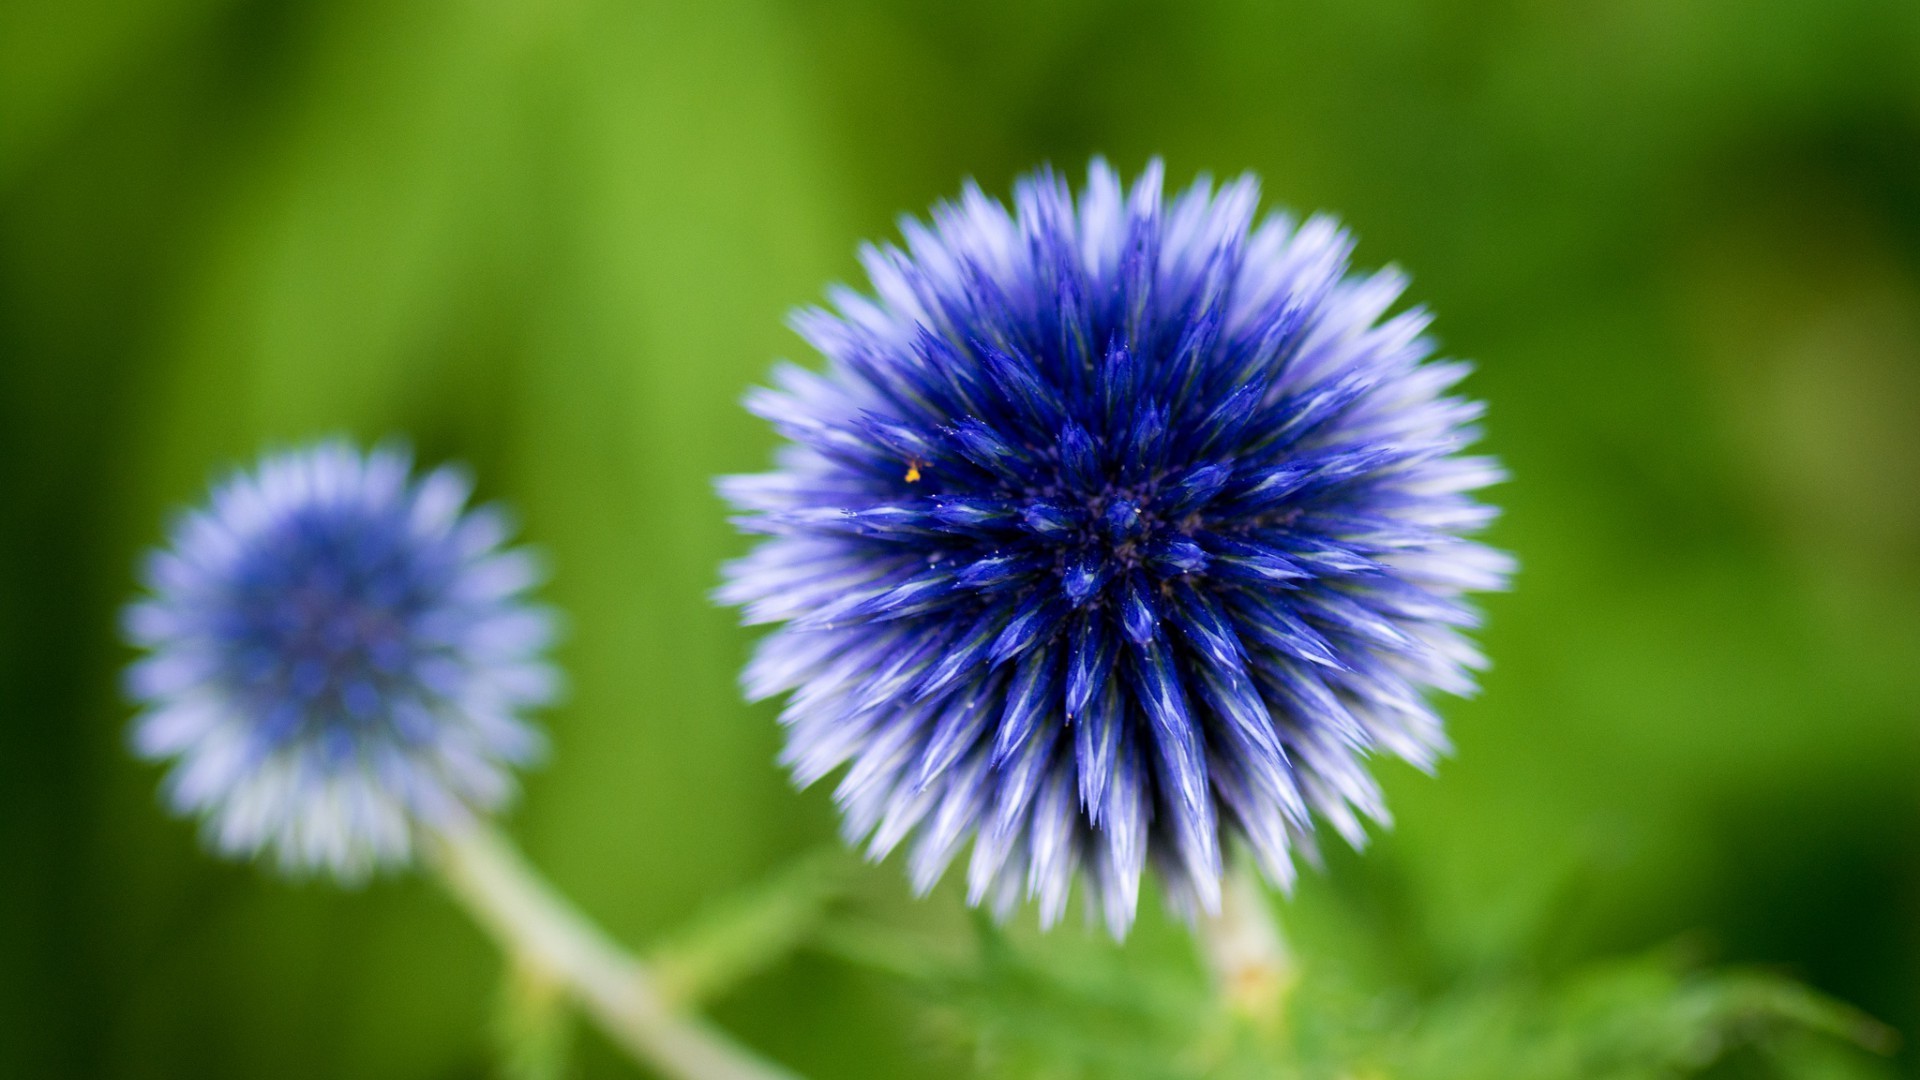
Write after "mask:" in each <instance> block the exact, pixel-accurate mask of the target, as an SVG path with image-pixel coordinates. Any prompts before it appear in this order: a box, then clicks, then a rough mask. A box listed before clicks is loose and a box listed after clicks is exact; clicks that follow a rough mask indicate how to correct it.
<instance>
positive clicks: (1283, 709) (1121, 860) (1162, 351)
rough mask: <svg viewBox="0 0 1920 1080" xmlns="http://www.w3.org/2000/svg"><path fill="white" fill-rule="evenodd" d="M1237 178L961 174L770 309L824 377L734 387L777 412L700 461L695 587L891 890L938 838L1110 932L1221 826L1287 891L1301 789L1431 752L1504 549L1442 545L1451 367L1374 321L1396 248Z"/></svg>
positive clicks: (758, 693)
mask: <svg viewBox="0 0 1920 1080" xmlns="http://www.w3.org/2000/svg"><path fill="white" fill-rule="evenodd" d="M1257 201H1258V188H1257V185H1256V182H1255V181H1254V180H1253V179H1252V178H1251V177H1243V178H1241V179H1239V180H1236V181H1234V182H1233V183H1230V184H1227V185H1225V186H1224V187H1222V188H1220V189H1219V190H1217V191H1216V190H1213V189H1212V187H1211V185H1210V183H1209V182H1208V181H1206V180H1205V179H1204V178H1203V179H1202V180H1201V181H1199V182H1197V183H1196V184H1195V185H1194V186H1193V187H1192V188H1191V189H1189V190H1188V191H1187V192H1186V193H1184V194H1181V195H1179V196H1177V197H1174V198H1172V199H1163V197H1162V193H1161V169H1160V166H1159V164H1158V163H1157V162H1156V163H1154V164H1153V165H1151V166H1150V167H1149V168H1148V170H1147V172H1146V174H1145V175H1144V176H1143V177H1142V178H1141V179H1140V180H1139V181H1138V182H1136V183H1135V184H1134V186H1133V188H1132V189H1131V190H1130V191H1128V190H1124V189H1123V187H1122V185H1121V182H1120V180H1119V178H1118V177H1117V176H1116V175H1115V174H1114V173H1113V171H1112V170H1110V169H1109V168H1108V167H1107V166H1106V165H1105V164H1104V163H1102V162H1096V163H1095V164H1094V166H1093V168H1092V170H1091V176H1090V178H1089V181H1088V185H1087V188H1086V190H1085V191H1084V192H1083V193H1082V194H1081V196H1080V198H1079V200H1078V201H1077V202H1076V201H1075V200H1074V198H1073V195H1072V193H1071V192H1070V191H1069V190H1068V189H1067V186H1066V185H1065V184H1064V183H1063V182H1062V181H1061V180H1060V179H1059V178H1057V177H1056V176H1055V175H1053V174H1052V173H1050V172H1042V173H1040V174H1038V175H1036V176H1033V177H1030V178H1028V179H1026V180H1024V181H1022V182H1021V183H1020V184H1018V185H1017V186H1016V188H1015V195H1014V209H1013V211H1012V212H1011V213H1009V212H1008V211H1007V209H1005V208H1004V207H1003V206H1002V205H1001V204H999V203H998V202H996V201H994V200H991V199H989V198H987V197H986V196H984V195H982V194H981V193H980V191H979V190H978V189H977V188H974V187H971V186H969V187H968V188H967V190H966V191H965V193H964V194H963V195H962V197H961V199H960V201H959V203H958V204H943V205H941V206H939V207H937V208H936V209H935V210H934V214H933V223H932V225H931V226H928V225H924V224H922V223H920V222H918V221H915V220H912V219H907V220H905V221H903V223H902V226H901V228H902V230H903V232H904V234H905V240H906V250H905V251H901V250H899V249H897V248H894V247H891V246H888V247H879V248H873V247H869V248H866V249H865V250H864V251H863V252H862V262H863V264H864V266H865V268H866V271H867V274H868V276H869V278H870V279H871V282H872V286H873V290H874V293H875V294H876V296H875V297H872V298H870V297H868V296H865V295H862V294H860V293H857V292H855V291H853V290H850V289H845V288H840V289H836V290H835V291H834V292H833V293H832V294H831V298H832V300H833V303H834V306H835V308H836V309H837V310H836V311H834V312H829V311H824V310H808V311H805V312H802V313H801V314H800V315H799V316H798V317H797V320H796V328H797V329H798V330H799V332H800V333H801V334H802V335H803V336H804V337H805V338H806V339H807V340H808V341H809V342H810V343H811V344H813V345H814V346H815V347H816V348H817V349H819V351H820V352H821V353H823V354H825V356H826V358H827V362H828V363H827V370H826V372H825V373H824V374H814V373H811V372H808V371H806V370H803V369H801V368H799V367H796V366H792V365H781V366H780V367H779V368H778V369H777V370H776V371H775V375H774V382H775V384H776V386H777V389H773V390H759V391H756V392H754V393H753V394H751V395H750V396H749V399H748V407H749V408H750V409H751V410H752V411H753V412H754V413H756V414H758V415H759V416H762V417H764V418H766V419H767V420H769V421H771V422H772V423H773V425H774V426H775V427H776V428H777V429H778V430H779V431H780V433H781V434H783V435H784V436H786V437H787V438H788V439H790V440H791V443H790V444H788V445H785V446H783V447H782V449H781V450H780V452H779V455H778V459H777V468H776V469H775V470H774V471H772V472H768V473H763V474H759V475H752V476H736V477H729V478H726V479H724V480H722V481H721V489H722V492H723V494H724V495H725V496H726V497H727V498H728V499H729V500H730V501H731V502H732V503H734V504H735V505H736V506H738V507H739V508H741V509H742V510H744V511H745V512H746V513H745V515H744V516H743V517H741V518H740V519H739V520H740V524H741V525H742V527H743V528H745V529H747V530H749V531H751V532H756V533H762V534H766V535H767V536H768V537H770V539H767V540H765V541H763V542H762V543H760V544H759V546H758V547H757V548H756V549H755V550H754V551H753V552H752V553H750V554H749V555H747V556H746V557H744V558H742V559H739V560H738V561H735V562H733V563H731V564H729V566H728V568H727V570H726V576H727V582H726V584H725V585H724V586H723V587H722V589H721V591H720V597H721V599H722V600H724V601H726V602H729V603H736V604H742V605H745V607H746V619H747V621H748V622H751V623H784V624H785V625H784V626H782V627H781V628H779V629H778V630H776V631H774V632H773V633H772V634H771V635H770V636H769V637H768V638H766V639H765V640H764V641H763V642H762V643H761V645H760V647H759V649H758V652H757V654H756V655H755V657H754V660H753V662H752V664H751V665H750V666H749V668H748V670H747V672H746V674H745V676H744V680H743V681H744V683H745V686H746V689H747V692H748V694H749V696H751V697H753V698H756V699H758V698H764V697H767V696H770V695H775V694H780V693H783V692H788V691H791V692H792V695H791V697H790V698H789V699H788V701H787V704H786V707H785V711H784V712H783V714H782V721H783V722H784V724H785V725H786V727H787V730H788V737H787V745H786V750H785V754H784V761H785V762H786V763H787V764H788V765H789V766H790V767H791V768H792V769H793V771H794V774H795V776H796V779H797V780H798V782H800V783H802V784H807V783H811V782H813V781H815V780H818V779H819V778H821V777H822V776H823V775H825V774H826V773H828V772H829V771H831V770H833V769H834V768H836V767H838V766H840V765H842V764H845V763H848V762H851V768H850V769H849V770H848V771H847V773H846V775H845V777H844V779H843V780H842V781H841V783H840V786H839V789H838V792H837V797H838V801H839V803H840V805H841V807H842V809H843V811H844V813H845V824H846V829H847V832H848V834H849V836H850V838H852V839H857V838H860V837H868V838H869V850H870V853H871V854H872V855H873V856H874V857H879V856H880V855H883V854H884V853H886V852H887V851H889V850H890V849H892V848H893V847H894V846H896V845H897V844H899V843H901V842H902V841H904V840H906V839H908V838H909V837H912V838H913V844H912V851H911V856H910V870H911V874H912V877H913V880H914V882H915V884H916V886H917V887H918V888H921V889H925V888H928V887H930V886H931V885H932V884H933V882H934V881H935V880H937V879H938V877H939V876H940V875H941V873H942V872H943V871H944V869H945V867H946V866H947V865H948V863H949V862H950V861H951V860H952V859H953V858H954V856H955V854H956V851H957V849H958V848H959V847H960V846H961V845H962V844H963V843H964V842H965V841H966V840H968V839H969V838H971V839H972V844H973V850H972V856H971V863H970V865H969V869H968V873H967V880H968V887H969V899H970V901H971V902H974V903H979V902H982V901H988V902H991V903H992V904H993V906H994V908H995V910H996V911H998V912H1000V913H1002V914H1004V913H1005V912H1006V911H1007V910H1008V909H1009V908H1010V907H1011V906H1012V905H1013V904H1014V903H1015V902H1016V901H1017V900H1018V899H1019V895H1020V894H1021V892H1022V891H1024V892H1025V893H1026V894H1027V895H1028V896H1030V897H1037V898H1038V900H1039V903H1040V910H1041V919H1042V922H1043V923H1045V924H1050V923H1052V922H1053V921H1054V920H1056V919H1057V918H1058V917H1059V915H1060V913H1061V912H1062V910H1063V908H1064V906H1065V904H1066V901H1067V896H1068V892H1069V890H1070V888H1071V885H1072V882H1073V880H1074V879H1075V878H1076V876H1077V877H1081V878H1083V879H1084V880H1085V882H1086V885H1087V892H1088V899H1089V911H1090V912H1101V913H1103V914H1104V917H1105V919H1106V922H1107V924H1108V926H1109V927H1110V929H1111V930H1112V931H1113V933H1115V934H1116V935H1120V934H1124V933H1125V931H1126V929H1127V927H1128V926H1129V925H1130V923H1131V922H1132V920H1133V917H1134V911H1135V906H1136V899H1137V895H1138V890H1139V884H1140V878H1141V875H1142V872H1143V870H1144V868H1145V866H1146V864H1147V863H1148V862H1151V863H1152V864H1153V865H1154V866H1155V868H1156V870H1157V874H1158V877H1159V878H1160V880H1161V883H1162V886H1163V890H1164V892H1165V894H1166V896H1167V897H1168V899H1169V901H1170V902H1171V903H1172V904H1173V905H1174V906H1175V907H1176V908H1177V909H1179V910H1182V911H1184V912H1189V913H1190V912H1193V911H1195V910H1196V909H1207V910H1213V909H1215V908H1216V907H1217V905H1218V902H1219V893H1220V877H1221V858H1222V856H1221V848H1222V842H1223V841H1222V834H1223V833H1225V834H1226V835H1227V836H1229V837H1238V838H1239V839H1240V840H1241V841H1243V842H1244V845H1245V847H1246V848H1247V849H1248V850H1249V851H1250V852H1251V854H1252V856H1253V857H1254V858H1255V859H1257V860H1258V862H1259V865H1260V866H1261V867H1262V868H1263V869H1264V870H1265V872H1266V874H1267V875H1268V876H1269V877H1270V878H1272V879H1273V880H1274V881H1276V882H1278V883H1281V884H1283V885H1284V884H1287V883H1288V882H1290V880H1291V876H1292V873H1293V869H1292V859H1291V854H1292V852H1293V851H1294V850H1295V849H1296V848H1298V849H1302V850H1305V851H1307V852H1308V853H1311V851H1312V845H1313V836H1312V831H1313V818H1314V816H1315V815H1317V816H1318V817H1319V818H1321V819H1323V820H1325V821H1326V822H1327V823H1329V824H1331V825H1332V826H1333V827H1334V828H1335V829H1336V830H1337V831H1338V832H1340V833H1341V834H1342V835H1343V836H1345V837H1347V838H1348V839H1349V840H1350V841H1352V842H1354V843H1360V842H1362V841H1363V840H1364V836H1365V833H1364V829H1363V826H1362V820H1363V819H1365V818H1372V819H1374V820H1377V821H1382V822H1384V821H1386V819H1387V812H1386V808H1385V807H1384V806H1383V805H1382V801H1381V796H1380V791H1379V788H1378V787H1377V786H1376V784H1375V783H1374V781H1373V779H1372V778H1371V776H1370V775H1369V774H1368V772H1367V769H1366V767H1365V765H1364V760H1363V759H1364V758H1365V757H1366V756H1367V755H1369V754H1372V753H1379V752H1384V753H1387V754H1391V755H1394V756H1397V757H1401V758H1404V759H1406V760H1408V761H1410V762H1413V763H1414V764H1416V765H1419V766H1421V767H1427V766H1430V765H1431V764H1432V763H1433V761H1434V758H1435V756H1436V755H1437V754H1438V753H1440V752H1441V751H1443V750H1444V749H1445V748H1446V739H1445V736H1444V734H1443V732H1442V730H1441V724H1440V721H1439V719H1438V718H1437V717H1436V716H1435V715H1434V713H1433V712H1432V710H1431V709H1430V708H1429V707H1428V705H1427V704H1426V702H1425V700H1424V693H1425V691H1426V690H1427V689H1428V688H1433V687H1437V688H1441V689H1444V690H1448V691H1452V692H1454V693H1468V692H1470V691H1471V690H1472V689H1473V682H1472V679H1471V677H1470V675H1469V670H1468V669H1472V668H1476V667H1481V666H1484V661H1483V660H1482V659H1481V657H1480V655H1479V654H1478V653H1477V652H1476V651H1475V650H1474V648H1473V647H1472V646H1471V645H1470V644H1469V643H1468V642H1467V641H1466V639H1465V638H1464V637H1463V636H1462V634H1461V633H1460V630H1461V628H1464V627H1471V626H1473V625H1475V624H1476V621H1477V615H1476V613H1475V611H1474V609H1473V608H1471V607H1470V606H1468V605H1466V604H1464V603H1463V602H1462V601H1461V599H1460V597H1461V595H1462V594H1463V593H1464V592H1466V591H1468V590H1478V589H1496V588H1500V587H1503V586H1504V585H1505V583H1506V580H1507V577H1508V575H1509V574H1510V573H1511V570H1512V564H1511V561H1510V560H1509V559H1508V557H1507V556H1505V555H1503V554H1501V553H1499V552H1497V551H1494V550H1492V549H1490V548H1487V547H1485V546H1482V545H1481V544H1478V543H1475V542H1473V541H1470V540H1467V539H1464V536H1465V535H1466V534H1469V533H1472V532H1474V531H1475V530H1477V529H1479V528H1481V527H1482V526H1484V525H1485V524H1487V522H1488V521H1489V520H1490V519H1491V518H1492V517H1493V515H1494V513H1495V511H1494V510H1493V509H1492V508H1490V507H1488V506H1485V505H1483V504H1481V503H1479V502H1477V501H1475V499H1474V498H1472V496H1471V495H1470V493H1471V492H1473V491H1474V490H1475V489H1478V488H1480V487H1482V486H1484V485H1487V484H1489V483H1493V482H1495V481H1496V480H1498V479H1500V477H1501V471H1500V469H1499V467H1498V465H1497V464H1495V463H1494V462H1493V461H1492V460H1490V459H1488V458H1484V457H1470V456H1463V455H1462V454H1461V453H1460V451H1461V449H1462V448H1463V447H1465V446H1466V445H1467V444H1469V443H1471V442H1472V441H1473V440H1474V439H1475V438H1476V436H1477V431H1476V429H1475V427H1474V423H1475V421H1476V420H1477V418H1478V417H1479V416H1480V413H1481V406H1480V405H1479V404H1478V403H1476V402H1472V401H1467V400H1463V399H1461V398H1458V397H1450V396H1447V391H1448V389H1449V388H1450V387H1452V386H1453V385H1454V384H1455V383H1456V382H1458V381H1459V380H1460V379H1461V378H1462V377H1463V376H1465V375H1466V374H1467V372H1468V366H1467V365H1466V364H1463V363H1458V362H1434V361H1429V360H1428V359H1427V358H1428V356H1429V354H1430V352H1431V349H1432V345H1431V343H1430V341H1429V340H1428V339H1427V338H1425V337H1424V336H1423V330H1424V328H1425V327H1426V325H1427V321H1428V319H1427V316H1426V314H1425V313H1424V312H1422V311H1419V310H1417V309H1416V310H1411V311H1404V312H1401V313H1399V314H1396V315H1392V316H1388V315H1387V312H1388V309H1389V308H1390V307H1391V306H1392V304H1393V303H1394V301H1395V299H1396V298H1397V297H1398V296H1399V295H1400V293H1401V290H1402V288H1403V287H1404V284H1405V282H1404V279H1403V278H1402V276H1401V275H1400V274H1399V273H1397V272H1394V271H1392V270H1387V271H1381V272H1377V273H1373V274H1364V275H1359V274H1349V273H1348V270H1347V256H1348V252H1349V250H1350V248H1351V241H1350V240H1349V239H1348V237H1347V235H1346V234H1345V233H1344V232H1343V231H1341V230H1340V229H1339V228H1338V227H1337V226H1336V225H1335V224H1334V223H1333V222H1331V221H1329V220H1327V219H1325V218H1319V217H1316V218H1312V219H1310V220H1308V221H1306V222H1305V223H1304V224H1296V222H1294V221H1293V220H1292V219H1290V218H1288V217H1285V216H1280V215H1275V216H1269V217H1267V218H1265V219H1264V220H1262V221H1261V222H1259V223H1258V224H1257V225H1256V224H1255V223H1254V218H1255V208H1256V203H1257ZM1076 871H1080V873H1078V874H1077V873H1076Z"/></svg>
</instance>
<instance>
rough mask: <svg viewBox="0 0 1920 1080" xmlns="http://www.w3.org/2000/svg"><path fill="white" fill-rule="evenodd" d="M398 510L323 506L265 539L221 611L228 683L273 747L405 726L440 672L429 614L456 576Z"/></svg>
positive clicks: (239, 572) (240, 568)
mask: <svg viewBox="0 0 1920 1080" xmlns="http://www.w3.org/2000/svg"><path fill="white" fill-rule="evenodd" d="M450 569H451V566H450V560H448V559H447V558H446V557H445V556H444V555H442V554H440V553H437V552H435V551H433V550H432V548H431V547H429V548H427V549H424V550H423V548H422V545H420V543H419V542H418V541H417V540H416V539H415V538H414V537H413V536H411V535H410V533H409V531H408V529H407V523H406V521H405V519H404V517H403V516H402V514H401V513H400V512H398V511H391V510H389V511H375V510H369V509H368V508H365V507H316V508H311V509H307V510H304V511H302V512H300V513H298V514H295V515H293V516H290V517H289V518H287V519H285V520H284V521H282V522H280V523H279V524H278V525H277V526H275V527H274V528H272V529H269V530H267V531H266V532H265V533H264V534H262V535H261V536H260V537H258V538H257V539H256V540H255V542H254V544H253V546H252V548H251V550H249V551H248V552H246V553H245V554H244V555H243V556H242V557H241V558H240V560H239V563H238V565H237V566H236V567H235V572H234V575H233V579H232V580H233V583H234V584H233V586H232V588H231V591H230V592H229V593H228V595H227V596H226V597H224V598H223V601H224V604H223V610H221V611H219V612H218V613H217V616H216V622H215V625H216V627H217V631H216V632H217V633H218V635H219V638H220V640H221V642H222V644H223V646H224V653H223V660H224V668H225V670H224V672H223V674H224V675H225V677H226V680H227V682H228V685H229V686H230V687H232V688H233V689H234V690H235V691H236V692H237V693H238V694H239V696H240V697H241V698H242V699H243V700H246V701H247V702H248V703H249V704H250V706H251V707H252V708H253V709H254V715H255V716H257V717H258V722H259V724H260V729H259V730H260V734H261V736H262V737H263V739H264V740H265V741H266V742H267V743H268V744H269V745H277V744H279V743H282V742H285V741H288V740H291V739H294V738H299V737H320V738H324V739H328V740H330V741H336V742H341V741H344V742H349V743H350V742H352V741H354V739H355V737H356V736H359V735H363V734H367V733H369V732H372V731H375V730H379V729H382V728H387V727H391V726H395V725H401V726H404V724H405V723H406V719H407V718H406V716H405V715H404V711H405V710H403V709H401V708H399V707H398V706H400V705H401V704H402V703H406V702H416V701H418V699H419V697H420V696H421V691H423V690H425V689H427V687H426V686H425V681H426V680H427V679H428V678H430V676H431V664H430V662H429V661H430V659H431V653H432V651H433V650H432V648H431V647H430V644H429V643H428V642H427V641H426V640H424V635H423V630H426V629H427V628H426V627H425V626H424V625H423V623H424V621H425V620H424V617H425V616H426V615H427V613H428V612H429V611H430V610H431V609H432V608H433V606H434V605H435V603H436V602H437V600H438V599H439V598H440V597H441V596H442V595H443V594H444V590H445V588H446V585H447V583H448V581H449V580H450V578H451V574H450Z"/></svg>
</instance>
